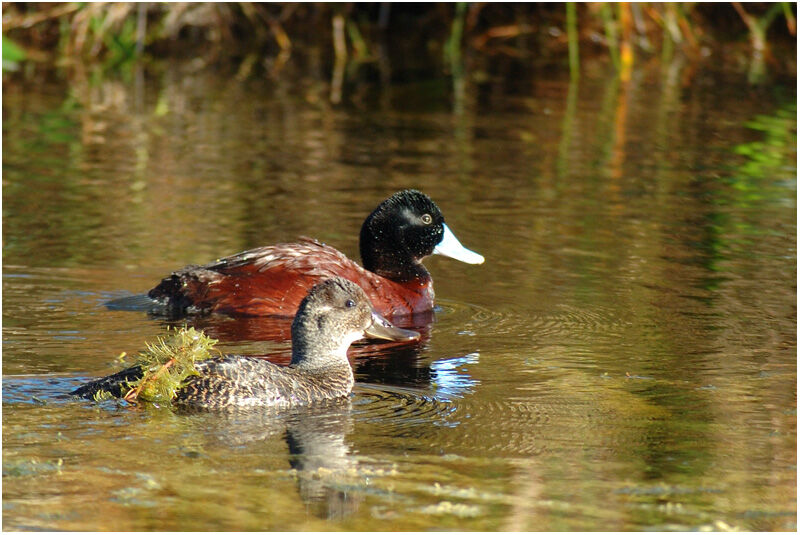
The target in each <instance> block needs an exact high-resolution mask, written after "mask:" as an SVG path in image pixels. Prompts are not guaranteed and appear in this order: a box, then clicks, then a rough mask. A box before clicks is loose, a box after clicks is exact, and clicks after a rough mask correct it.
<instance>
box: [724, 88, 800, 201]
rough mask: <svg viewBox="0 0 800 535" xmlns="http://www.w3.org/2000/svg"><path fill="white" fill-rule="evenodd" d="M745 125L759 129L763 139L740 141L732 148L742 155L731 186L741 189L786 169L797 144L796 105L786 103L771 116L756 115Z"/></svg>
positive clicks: (746, 188)
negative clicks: (740, 163) (747, 141)
mask: <svg viewBox="0 0 800 535" xmlns="http://www.w3.org/2000/svg"><path fill="white" fill-rule="evenodd" d="M745 126H747V127H748V128H750V129H752V130H756V131H759V132H762V133H763V134H764V139H762V140H758V141H752V142H750V143H742V144H741V145H737V146H736V147H734V149H733V152H735V153H736V154H740V155H742V156H744V157H745V158H746V161H745V163H743V164H742V165H740V166H738V167H737V169H736V170H737V173H736V174H735V175H734V187H735V188H736V189H739V190H742V191H747V190H751V189H753V188H754V187H756V186H757V184H758V182H760V181H761V180H763V179H773V178H775V177H776V176H781V175H786V174H787V172H788V171H789V168H790V167H791V163H792V161H794V153H795V152H796V147H797V106H796V105H795V104H790V105H788V106H786V107H784V108H781V109H779V110H778V111H777V112H775V114H774V115H759V116H757V117H755V118H754V119H753V120H751V121H749V122H747V123H746V125H745ZM793 174H794V172H793V171H792V172H791V175H793Z"/></svg>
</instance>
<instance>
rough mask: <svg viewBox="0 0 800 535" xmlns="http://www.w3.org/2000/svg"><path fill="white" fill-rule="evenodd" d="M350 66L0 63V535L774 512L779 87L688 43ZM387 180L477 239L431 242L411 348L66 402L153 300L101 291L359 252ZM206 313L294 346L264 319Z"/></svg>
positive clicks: (626, 525) (786, 476)
mask: <svg viewBox="0 0 800 535" xmlns="http://www.w3.org/2000/svg"><path fill="white" fill-rule="evenodd" d="M68 87H69V88H71V89H68ZM368 89H369V90H370V91H373V92H376V93H377V96H376V95H372V94H370V95H371V96H372V97H374V98H367V99H365V102H364V104H363V106H344V107H342V108H331V107H330V106H329V105H327V104H326V103H325V99H324V98H321V95H322V97H324V93H322V92H321V91H320V90H317V89H315V88H314V86H313V85H312V86H310V87H309V86H305V85H303V84H299V83H298V84H297V86H294V85H292V84H291V83H289V82H286V81H285V80H284V81H281V80H278V81H277V82H274V81H270V82H263V83H262V82H253V81H251V82H248V83H239V82H236V81H235V80H232V79H229V78H225V77H222V76H215V75H214V74H213V73H210V74H202V75H198V74H179V73H178V72H173V71H171V70H167V71H166V72H165V74H162V75H157V76H155V75H154V76H151V77H146V78H145V79H144V80H143V82H142V83H134V82H127V81H114V80H102V79H101V80H100V81H99V82H94V83H93V84H89V83H88V82H87V81H85V80H81V79H77V80H72V81H71V85H70V86H65V85H64V84H62V83H61V82H58V83H53V84H46V85H38V86H30V85H25V84H12V85H4V95H3V119H4V120H3V210H4V211H3V385H2V386H3V525H4V528H5V529H15V530H27V529H37V530H38V529H48V530H62V529H64V530H327V529H347V530H387V529H395V530H408V529H413V530H428V529H460V530H497V529H504V530H617V529H621V530H633V529H636V530H642V529H655V530H669V529H708V528H710V529H735V528H738V529H751V530H752V529H755V530H793V529H795V527H796V485H797V478H796V463H797V458H796V444H797V441H796V418H797V416H796V395H797V392H796V377H797V375H796V308H795V302H796V286H795V281H796V249H795V246H796V166H795V159H796V154H795V145H796V120H795V116H796V111H795V104H794V103H795V101H796V95H795V93H794V91H795V89H794V84H793V83H791V84H787V85H781V84H775V85H772V86H769V87H767V88H761V89H754V88H749V87H747V86H746V85H744V76H739V75H711V74H708V73H703V72H702V71H701V72H700V73H697V72H693V71H691V70H689V69H686V70H684V69H682V68H681V66H680V65H677V66H674V68H672V69H665V70H663V71H661V72H659V71H650V70H642V71H636V72H635V73H634V76H633V78H632V80H631V81H630V82H628V83H621V82H619V81H617V80H616V79H615V78H614V77H613V76H612V75H611V74H610V73H604V74H603V75H599V74H595V75H593V76H592V75H590V76H587V77H586V78H584V79H582V80H581V82H580V83H579V84H578V85H573V86H570V85H569V83H568V82H567V81H566V79H565V78H563V77H562V78H558V77H556V80H555V81H553V80H552V79H549V80H545V79H543V78H537V77H533V78H532V79H521V80H520V79H516V80H515V81H514V83H511V82H508V83H504V82H503V81H501V80H492V79H490V80H489V81H488V82H485V83H481V84H480V85H478V84H475V83H471V82H468V83H467V87H466V89H465V92H464V94H463V95H459V94H456V95H455V97H454V98H453V99H451V98H450V97H448V96H447V95H448V92H449V86H448V85H447V83H446V81H445V80H442V81H438V82H435V83H434V84H433V85H431V84H430V83H429V82H424V83H423V82H420V83H415V82H408V83H405V84H398V85H397V86H396V87H392V88H391V90H390V89H389V88H384V90H382V91H378V90H376V89H374V88H371V86H368ZM405 187H417V188H420V189H422V190H424V191H425V192H426V193H428V194H429V195H430V196H431V197H432V198H433V199H434V200H435V201H437V202H438V204H439V206H440V207H441V208H442V210H443V212H444V214H445V217H446V218H447V222H448V225H449V226H450V227H451V228H452V229H453V230H454V232H455V233H456V235H457V236H458V237H459V238H460V239H461V241H462V242H463V243H464V244H465V245H466V246H467V247H470V248H472V249H474V250H476V251H478V252H480V253H482V254H483V255H484V256H485V257H486V263H485V264H484V265H482V266H470V265H466V264H460V263H458V262H456V261H453V260H449V259H442V258H431V259H428V260H427V261H426V264H427V266H428V267H429V269H430V271H431V272H432V274H433V276H434V281H435V287H436V293H437V301H438V306H437V309H436V311H435V314H434V317H433V318H432V319H431V318H427V319H425V318H422V319H419V318H418V319H416V320H414V321H415V322H416V323H414V322H412V324H415V325H417V326H418V327H421V328H422V330H423V334H424V336H423V339H422V341H421V342H419V343H415V344H410V345H397V344H359V345H357V346H356V347H354V349H353V350H352V351H351V355H352V356H353V364H354V368H355V370H356V379H357V381H358V384H357V385H356V388H355V390H354V393H353V396H352V397H351V398H350V399H349V400H346V401H344V402H342V403H337V404H333V405H328V406H323V407H318V408H314V409H311V410H299V411H289V412H280V413H274V412H263V411H257V412H247V413H240V414H225V415H220V414H215V413H200V414H196V413H182V412H176V411H174V410H171V409H170V408H168V407H154V406H138V407H137V406H130V405H126V404H121V403H116V402H104V403H100V404H96V403H91V402H86V401H76V400H73V399H70V398H69V397H68V396H67V395H66V394H67V393H68V392H69V391H70V390H71V389H72V388H74V387H75V386H76V385H78V384H80V383H81V382H82V381H85V380H87V379H89V378H91V377H95V376H99V375H101V374H107V373H110V372H112V371H115V370H116V369H118V368H119V367H120V366H121V364H120V362H119V360H118V357H119V356H120V354H121V353H122V352H126V353H127V354H129V355H132V354H135V353H136V352H137V351H139V350H141V349H142V348H143V347H144V344H145V343H146V342H149V341H153V340H154V339H155V338H156V336H158V335H160V334H163V333H164V332H165V329H166V327H167V325H170V324H174V323H175V322H171V321H167V320H166V319H163V318H151V317H147V316H146V315H145V314H143V313H136V312H123V311H109V310H107V309H106V308H105V307H104V306H103V303H104V302H105V301H107V300H108V299H110V298H113V297H116V296H120V295H125V294H128V293H139V292H143V291H145V290H147V289H149V288H150V287H152V286H153V285H154V284H155V283H156V282H157V281H158V280H159V279H160V278H161V277H162V276H164V275H166V274H168V273H169V271H171V270H172V269H175V268H178V267H182V266H183V265H185V264H189V263H204V262H207V261H210V260H213V259H215V258H218V257H220V256H224V255H226V254H231V253H234V252H238V251H241V250H244V249H246V248H249V247H254V246H258V245H265V244H270V243H275V242H279V241H287V240H291V239H293V238H295V237H297V236H300V235H309V236H313V237H316V238H318V239H320V240H323V241H325V242H327V243H330V244H332V245H334V246H336V247H337V248H339V249H340V250H342V251H343V252H345V253H346V254H348V255H349V256H351V257H356V258H357V251H358V244H357V236H358V230H359V227H360V224H361V222H362V221H363V218H364V217H365V216H366V214H368V213H369V212H370V211H371V210H372V209H373V208H374V207H375V205H376V204H377V203H378V202H379V201H380V200H382V199H383V198H385V197H386V196H388V195H389V194H391V193H393V192H394V191H397V190H399V189H402V188H405ZM196 324H197V325H198V326H199V327H202V328H204V329H205V330H206V331H207V332H208V333H209V334H210V335H212V336H215V337H217V338H219V339H220V346H221V347H222V348H224V349H225V350H228V351H238V352H242V353H254V354H266V355H270V356H271V358H272V359H273V360H275V361H276V362H282V363H285V362H286V360H287V355H288V349H289V343H288V341H287V340H286V336H288V334H287V335H286V336H283V337H281V336H280V335H278V336H275V335H274V333H275V332H278V333H288V328H287V324H286V323H285V322H284V323H281V322H277V323H274V322H273V323H265V322H264V321H263V320H259V319H245V320H233V319H226V318H214V317H212V318H203V319H199V320H197V321H196ZM269 333H271V334H269Z"/></svg>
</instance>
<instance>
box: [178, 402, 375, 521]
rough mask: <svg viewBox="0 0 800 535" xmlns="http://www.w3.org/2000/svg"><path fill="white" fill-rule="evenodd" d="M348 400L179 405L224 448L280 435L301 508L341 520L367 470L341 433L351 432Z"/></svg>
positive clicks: (357, 497)
mask: <svg viewBox="0 0 800 535" xmlns="http://www.w3.org/2000/svg"><path fill="white" fill-rule="evenodd" d="M351 410H352V407H351V402H350V399H349V398H344V399H339V400H332V401H328V402H324V403H318V404H314V405H311V406H306V407H297V408H292V409H274V410H263V409H261V410H253V409H241V410H236V411H225V412H219V411H211V410H207V409H195V408H182V409H180V411H179V412H181V413H183V414H185V415H189V416H192V417H197V418H198V420H197V421H196V424H197V425H198V426H200V427H203V432H204V434H205V435H206V436H208V437H210V438H211V440H212V441H216V442H219V443H221V444H224V445H226V446H229V447H239V446H244V445H248V446H252V445H253V444H255V443H257V442H268V441H270V440H274V439H275V438H276V437H279V436H281V435H283V438H284V439H285V441H286V444H287V446H288V449H289V466H290V467H291V468H292V469H293V470H294V471H295V477H296V482H297V489H298V494H299V496H300V498H301V499H302V500H303V503H305V504H306V507H308V508H309V510H310V511H311V512H312V513H313V514H314V515H315V516H317V517H319V518H324V519H329V520H333V519H341V518H345V517H347V516H348V515H350V514H352V513H354V512H356V511H357V510H358V507H359V505H360V503H361V501H362V500H363V498H362V497H361V493H360V492H359V491H358V489H359V488H363V487H364V480H365V478H366V476H364V475H362V474H363V473H364V472H365V471H367V472H368V469H367V468H364V467H361V466H360V465H359V462H358V460H357V459H356V458H355V457H354V456H353V454H352V451H351V446H350V444H349V443H348V441H347V436H348V435H349V434H350V433H351V432H352V430H353V427H354V426H353V417H352V412H351Z"/></svg>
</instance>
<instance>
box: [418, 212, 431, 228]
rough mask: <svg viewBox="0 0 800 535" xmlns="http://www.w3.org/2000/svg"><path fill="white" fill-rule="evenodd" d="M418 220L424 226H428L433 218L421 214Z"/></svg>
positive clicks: (429, 215)
mask: <svg viewBox="0 0 800 535" xmlns="http://www.w3.org/2000/svg"><path fill="white" fill-rule="evenodd" d="M420 219H421V220H422V222H423V223H425V224H426V225H430V224H431V223H433V218H432V217H431V214H422V217H420Z"/></svg>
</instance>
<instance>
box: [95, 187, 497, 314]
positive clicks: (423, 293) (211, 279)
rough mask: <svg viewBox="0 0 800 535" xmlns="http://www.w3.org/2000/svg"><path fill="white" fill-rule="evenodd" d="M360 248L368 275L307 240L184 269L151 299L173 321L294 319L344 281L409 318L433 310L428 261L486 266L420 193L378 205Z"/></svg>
mask: <svg viewBox="0 0 800 535" xmlns="http://www.w3.org/2000/svg"><path fill="white" fill-rule="evenodd" d="M359 246H360V250H361V259H362V261H363V263H364V267H363V268H362V267H361V266H359V265H358V264H357V263H355V262H354V261H352V260H350V259H348V258H347V257H346V256H345V255H344V254H342V253H340V252H339V251H337V250H336V249H334V248H333V247H329V246H327V245H325V244H322V243H320V242H318V241H316V240H311V239H307V238H306V239H301V241H299V242H297V243H282V244H278V245H270V246H266V247H259V248H257V249H251V250H249V251H244V252H242V253H239V254H236V255H233V256H229V257H226V258H223V259H221V260H218V261H216V262H212V263H210V264H206V265H204V266H196V265H190V266H186V267H185V268H183V269H181V270H179V271H175V272H174V273H172V274H171V275H170V276H169V277H167V278H165V279H164V280H162V281H161V283H160V284H159V285H158V286H156V287H155V288H153V289H152V290H150V292H149V293H148V296H149V298H150V299H152V300H154V301H155V302H156V303H158V306H159V307H160V308H161V309H162V310H163V309H165V310H166V311H168V312H169V313H172V314H183V313H208V312H217V313H222V314H228V315H234V316H235V315H239V316H291V315H293V314H294V312H295V310H297V305H298V304H299V303H300V300H301V299H302V298H303V296H304V295H305V294H306V291H308V289H309V288H311V287H312V286H313V285H314V284H315V283H317V282H319V281H320V280H323V279H327V278H330V277H335V276H339V277H344V278H345V279H348V280H351V281H353V282H355V283H356V284H358V285H359V286H361V287H362V288H363V289H364V291H365V292H366V293H367V296H368V297H369V299H370V300H371V302H372V304H373V306H374V307H375V309H376V310H377V311H378V312H379V313H381V314H383V315H384V316H395V315H408V314H413V313H416V312H423V311H427V310H430V309H431V308H433V297H434V293H433V281H432V279H431V276H430V273H428V271H427V270H426V269H425V267H424V266H423V265H422V264H421V261H422V259H423V258H425V257H426V256H428V255H431V254H441V255H444V256H449V257H451V258H455V259H457V260H461V261H462V262H466V263H469V264H481V263H483V257H482V256H481V255H479V254H477V253H474V252H472V251H470V250H468V249H466V248H464V247H463V246H462V245H461V243H459V241H458V239H457V238H456V237H455V235H454V234H453V233H452V232H451V231H450V229H449V228H448V226H447V225H446V224H445V222H444V216H443V215H442V212H441V210H439V207H438V206H436V204H435V203H434V202H433V201H432V200H431V199H430V197H428V196H427V195H425V194H424V193H420V192H419V191H416V190H405V191H400V192H398V193H395V194H394V195H392V196H391V197H389V198H388V199H386V200H385V201H383V202H382V203H381V204H380V205H378V207H377V208H376V209H375V211H374V212H372V213H371V214H370V215H369V216H368V217H367V219H366V220H365V221H364V224H363V225H362V227H361V236H360V243H359ZM123 299H125V298H123ZM111 304H113V302H112V303H111Z"/></svg>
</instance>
